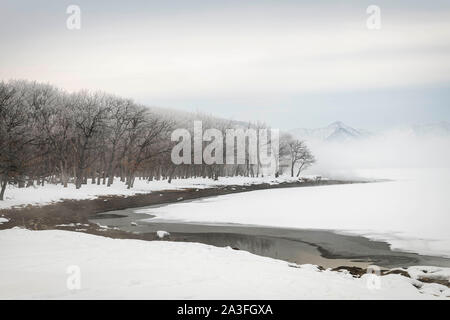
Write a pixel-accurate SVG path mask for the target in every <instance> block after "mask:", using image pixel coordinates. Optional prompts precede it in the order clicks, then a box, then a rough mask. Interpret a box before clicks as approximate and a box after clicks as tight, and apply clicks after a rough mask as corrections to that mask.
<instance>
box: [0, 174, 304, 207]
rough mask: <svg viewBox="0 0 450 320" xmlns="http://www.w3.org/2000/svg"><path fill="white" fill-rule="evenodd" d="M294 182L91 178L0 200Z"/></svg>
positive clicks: (10, 193)
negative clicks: (130, 184) (103, 181)
mask: <svg viewBox="0 0 450 320" xmlns="http://www.w3.org/2000/svg"><path fill="white" fill-rule="evenodd" d="M293 180H296V179H294V178H290V177H280V178H274V177H270V176H267V177H259V178H250V177H221V178H219V180H217V181H214V180H212V179H203V178H191V179H173V180H172V183H168V182H167V180H160V181H146V180H138V179H136V181H135V183H134V187H133V188H132V189H127V187H126V185H125V183H123V182H120V180H119V179H118V178H116V180H115V181H114V184H113V185H112V186H111V187H107V186H106V185H97V184H91V180H90V179H89V180H88V184H86V185H82V187H81V188H80V189H78V190H77V189H76V188H75V185H74V184H69V185H68V187H67V188H63V186H62V185H54V184H45V185H44V186H43V187H42V186H35V187H29V188H20V189H19V188H17V187H15V186H12V185H9V186H8V187H7V189H6V192H5V200H4V201H0V209H5V208H10V207H14V206H23V205H29V204H31V205H43V204H48V203H51V202H57V201H61V200H64V199H73V200H83V199H93V198H96V197H99V196H109V195H123V196H131V195H134V194H139V193H150V192H154V191H162V190H174V189H183V188H199V189H201V188H211V187H214V186H219V185H250V184H261V183H271V184H276V183H281V182H286V181H293Z"/></svg>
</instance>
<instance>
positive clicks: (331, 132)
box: [289, 121, 370, 142]
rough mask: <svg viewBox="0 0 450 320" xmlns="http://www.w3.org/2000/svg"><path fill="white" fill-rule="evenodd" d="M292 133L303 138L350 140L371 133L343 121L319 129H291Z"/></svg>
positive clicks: (331, 140)
mask: <svg viewBox="0 0 450 320" xmlns="http://www.w3.org/2000/svg"><path fill="white" fill-rule="evenodd" d="M289 133H290V134H292V135H293V136H295V137H296V138H298V139H303V140H322V141H330V142H333V141H348V140H355V139H360V138H364V137H367V136H369V135H370V133H369V132H368V131H365V130H358V129H354V128H352V127H350V126H348V125H346V124H345V123H343V122H341V121H337V122H333V123H332V124H330V125H329V126H327V127H324V128H317V129H304V128H298V129H293V130H290V131H289Z"/></svg>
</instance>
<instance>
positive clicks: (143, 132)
mask: <svg viewBox="0 0 450 320" xmlns="http://www.w3.org/2000/svg"><path fill="white" fill-rule="evenodd" d="M194 118H200V119H201V120H202V121H203V123H204V126H205V128H207V127H208V126H210V127H214V128H223V130H225V128H230V127H242V126H243V123H238V122H236V121H229V120H224V119H218V118H214V117H211V116H206V115H194V114H189V115H188V116H187V114H184V113H180V112H175V111H173V112H172V111H170V110H164V109H157V108H148V107H146V106H143V105H140V104H138V103H136V102H134V101H133V100H131V99H126V98H122V97H118V96H115V95H111V94H107V93H103V92H90V91H86V90H82V91H79V92H75V93H68V92H66V91H64V90H60V89H58V88H56V87H55V86H52V85H50V84H44V83H38V82H31V81H25V80H11V81H8V82H5V81H3V82H0V200H3V199H4V194H5V190H6V186H7V185H8V184H14V185H16V186H17V187H18V188H24V187H30V186H33V185H44V184H45V183H53V184H61V185H62V186H64V187H67V186H68V184H69V183H73V184H75V186H76V188H77V189H79V188H81V187H82V185H84V184H87V183H88V181H89V179H90V181H89V182H90V183H93V184H94V183H95V184H99V185H100V184H103V185H106V186H108V187H109V186H111V185H112V184H113V183H114V181H115V179H119V180H120V181H122V182H124V183H125V184H126V186H127V188H132V187H133V185H134V182H135V180H136V178H138V179H147V180H161V179H167V180H168V181H169V182H170V181H171V180H172V179H173V178H189V177H205V178H206V177H208V178H211V179H218V177H220V176H238V175H242V176H260V175H263V174H264V170H263V168H262V166H261V165H260V164H259V163H257V164H256V165H255V164H252V165H250V164H246V165H227V164H221V165H218V164H210V165H206V164H192V165H185V164H182V165H174V164H173V163H172V162H171V158H170V152H171V149H172V147H173V146H174V144H175V143H176V142H174V141H171V132H172V131H173V130H174V129H175V128H180V127H188V126H189V125H188V122H189V121H190V120H193V119H194ZM245 125H247V126H248V127H260V128H267V126H266V125H265V124H261V123H256V124H245ZM279 150H280V151H279V154H278V155H276V156H277V157H279V159H280V160H279V162H280V166H279V168H277V169H276V170H275V172H274V174H275V175H279V174H281V173H282V172H283V171H285V170H286V169H287V168H288V167H291V175H292V176H294V168H296V170H298V173H297V175H299V174H300V171H302V170H303V169H305V168H306V167H308V166H310V165H311V164H312V163H313V162H314V157H313V156H312V154H311V153H310V151H309V149H308V148H307V147H306V145H305V144H304V142H303V141H299V140H295V139H294V138H292V137H291V136H289V135H282V137H281V139H280V148H279ZM266 174H267V173H266Z"/></svg>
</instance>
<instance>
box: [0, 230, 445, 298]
mask: <svg viewBox="0 0 450 320" xmlns="http://www.w3.org/2000/svg"><path fill="white" fill-rule="evenodd" d="M0 243H1V246H0V299H38V298H39V299H341V298H342V299H429V298H436V297H437V296H438V297H439V298H445V297H450V290H448V289H447V288H446V287H444V286H442V285H437V284H423V286H422V287H421V288H420V289H417V288H416V287H414V286H413V284H416V285H419V286H421V285H422V284H420V283H419V284H418V282H417V281H416V280H414V279H409V278H406V277H402V276H400V275H388V276H383V277H380V278H376V277H374V276H373V275H364V276H363V277H361V278H359V279H357V278H353V277H352V276H351V275H349V274H347V273H342V272H339V273H338V272H332V271H324V272H322V271H318V270H317V268H316V267H315V266H311V265H302V266H292V265H291V266H290V265H289V264H288V263H287V262H283V261H280V260H274V259H270V258H264V257H260V256H256V255H252V254H250V253H248V252H244V251H235V250H232V249H227V248H217V247H212V246H207V245H203V244H197V243H175V242H166V241H140V240H122V239H110V238H104V237H99V236H93V235H88V234H84V233H76V232H69V231H60V230H52V231H30V230H23V229H18V228H14V229H9V230H2V231H0ZM420 270H421V269H420V268H411V269H409V270H408V271H409V273H410V274H414V275H416V276H420V275H421V271H420ZM430 271H431V272H428V273H427V274H431V273H435V274H437V275H438V276H439V277H441V278H442V277H444V278H446V279H448V278H449V277H450V270H449V269H439V270H438V269H433V270H430Z"/></svg>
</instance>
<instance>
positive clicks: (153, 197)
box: [0, 180, 450, 287]
mask: <svg viewBox="0 0 450 320" xmlns="http://www.w3.org/2000/svg"><path fill="white" fill-rule="evenodd" d="M371 182H372V183H375V182H379V180H375V181H343V180H323V181H314V182H313V181H308V182H300V181H299V182H282V183H279V184H269V183H261V184H253V185H225V186H217V187H216V186H215V187H210V188H205V189H195V188H185V189H178V190H163V191H153V192H151V193H147V194H136V195H132V196H117V195H114V196H99V197H98V198H95V199H86V200H62V201H59V202H56V203H52V204H48V205H42V206H33V205H28V206H26V207H18V208H17V207H16V208H10V209H1V210H0V216H3V217H5V218H7V219H9V221H7V222H4V223H3V224H0V230H4V229H10V228H14V227H24V228H26V229H30V230H65V231H75V232H82V233H87V234H92V235H97V236H103V237H107V238H113V239H136V240H144V241H153V240H160V239H159V238H158V236H157V235H156V233H155V232H154V233H136V232H133V231H132V230H127V231H124V230H120V229H119V228H111V227H104V226H102V225H99V224H98V223H93V222H92V221H90V219H99V218H107V217H109V218H112V219H117V218H120V217H121V216H120V215H117V214H114V213H112V212H115V211H120V210H127V209H130V210H132V209H133V208H140V207H148V206H162V205H166V204H170V203H175V202H181V201H189V200H195V199H199V198H206V197H214V196H219V195H226V194H232V193H242V192H250V191H254V190H265V189H274V188H301V187H313V186H328V185H341V184H356V183H371ZM109 212H111V213H109ZM122 217H127V216H122ZM236 227H237V228H239V226H236ZM241 227H242V226H241ZM266 229H270V228H266ZM272 229H276V228H272ZM297 231H301V232H303V233H305V234H308V233H310V235H311V234H315V236H313V237H310V236H308V237H309V238H310V239H309V240H305V239H294V241H301V242H303V244H304V245H305V249H306V250H305V253H307V254H309V255H310V258H311V259H312V260H311V261H310V262H308V261H305V263H308V264H314V262H318V263H319V262H323V264H324V266H325V267H326V268H330V269H332V270H333V271H345V272H349V273H350V274H351V275H353V276H355V277H361V276H362V275H364V274H366V273H367V265H368V264H369V262H370V260H368V259H361V258H363V257H361V256H360V255H359V256H358V255H345V254H342V253H339V252H338V253H336V252H335V251H334V250H332V249H330V248H331V247H330V244H331V243H334V240H333V239H332V240H329V239H330V237H329V236H330V235H332V237H346V238H349V239H352V241H354V243H358V242H359V243H361V242H370V243H371V244H374V243H375V245H378V246H379V245H381V246H387V247H388V244H387V243H384V242H380V241H375V242H374V241H371V240H369V239H367V238H364V237H361V236H348V235H347V236H344V235H338V234H336V233H333V232H332V231H329V230H328V231H324V230H302V229H299V230H297ZM324 233H326V234H327V235H328V240H327V241H328V244H329V245H328V246H327V245H323V241H316V240H315V239H314V238H316V239H317V236H319V237H320V235H322V234H324ZM192 235H193V234H190V235H189V234H186V233H183V232H178V234H177V232H175V234H174V235H173V236H171V237H170V238H168V239H167V240H169V241H175V242H192V241H196V242H200V243H201V241H198V238H196V237H195V234H194V236H192ZM197 235H198V234H197ZM241 235H242V234H241ZM256 235H257V234H256ZM250 236H255V234H250ZM266 236H267V235H266ZM189 240H190V241H189ZM291 240H292V239H291ZM212 245H214V244H212ZM306 246H307V247H308V248H306ZM362 248H363V249H364V246H362ZM233 249H236V250H241V248H233ZM310 249H313V250H314V252H313V251H311V250H310ZM243 250H244V251H246V250H245V248H243ZM360 250H361V248H360V249H359V251H360ZM391 252H393V251H391ZM393 253H394V254H395V255H397V254H398V253H399V254H400V255H410V254H409V253H406V252H393ZM413 255H415V256H419V255H416V254H413ZM274 258H275V259H279V258H276V257H274ZM281 260H283V259H281ZM332 260H335V262H342V264H339V263H337V264H335V263H333V262H332ZM285 261H287V260H285ZM287 262H289V261H287ZM330 262H331V263H330ZM418 262H419V260H418ZM296 265H297V264H295V263H294V264H293V265H292V267H295V266H296ZM336 265H339V266H336ZM324 266H323V265H318V267H319V269H320V270H325V269H326V268H325V267H324ZM381 272H382V275H384V274H392V273H397V274H401V275H404V276H407V273H405V272H404V271H403V269H393V270H391V269H390V268H389V267H382V270H381ZM426 280H427V281H429V282H434V283H439V284H443V285H446V286H447V287H450V283H449V282H448V281H435V279H426Z"/></svg>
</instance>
